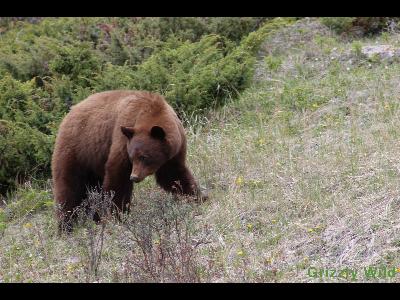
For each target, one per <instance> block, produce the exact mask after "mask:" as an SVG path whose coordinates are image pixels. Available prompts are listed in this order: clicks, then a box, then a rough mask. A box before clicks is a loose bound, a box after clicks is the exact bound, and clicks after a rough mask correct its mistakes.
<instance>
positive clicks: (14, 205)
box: [0, 184, 54, 223]
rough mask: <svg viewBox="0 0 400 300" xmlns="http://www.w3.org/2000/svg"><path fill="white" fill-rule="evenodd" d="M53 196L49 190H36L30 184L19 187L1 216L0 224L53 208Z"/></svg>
mask: <svg viewBox="0 0 400 300" xmlns="http://www.w3.org/2000/svg"><path fill="white" fill-rule="evenodd" d="M53 204H54V201H53V198H52V194H51V192H50V191H49V190H47V189H39V188H34V187H32V186H31V185H30V184H25V185H22V186H19V187H18V189H17V190H16V191H14V192H13V193H12V196H11V199H10V200H9V202H8V203H7V206H6V207H5V209H4V210H3V213H2V215H1V214H0V223H1V221H3V223H6V222H10V221H12V220H15V219H19V218H22V217H25V216H27V215H28V214H31V213H34V212H36V211H38V210H42V209H46V208H51V207H53Z"/></svg>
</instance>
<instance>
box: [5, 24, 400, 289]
mask: <svg viewBox="0 0 400 300" xmlns="http://www.w3.org/2000/svg"><path fill="white" fill-rule="evenodd" d="M375 41H378V42H382V43H383V42H384V43H386V44H393V45H395V46H398V45H399V44H400V35H399V34H396V33H392V34H389V35H388V34H385V35H383V36H382V37H380V36H378V37H375V38H371V39H364V40H359V41H358V42H359V43H360V45H367V44H374V43H375ZM354 45H355V44H354V43H352V42H347V41H342V40H341V39H340V37H338V36H336V35H335V34H334V33H332V32H331V31H329V30H328V29H327V28H326V27H324V26H322V25H321V24H320V23H319V22H318V21H317V20H314V19H311V20H309V19H305V20H303V21H300V22H298V23H296V24H295V25H293V26H291V27H288V28H285V29H282V30H280V31H279V32H277V33H276V34H275V35H274V36H272V37H270V38H269V39H268V40H266V41H265V43H264V44H263V46H262V47H261V49H260V52H259V59H258V67H257V71H256V74H255V78H254V83H253V85H252V86H251V87H250V88H248V89H247V90H246V91H244V92H243V93H242V94H241V96H240V98H239V99H238V101H236V102H234V103H233V102H232V103H229V104H228V105H226V106H225V107H223V108H221V109H219V110H217V111H213V112H210V113H209V114H208V115H207V116H205V117H204V118H202V119H201V118H200V119H197V122H196V124H194V123H193V124H192V125H189V126H187V132H188V144H189V150H188V163H189V165H190V167H191V169H192V170H193V172H194V174H195V175H196V177H197V178H198V180H199V182H200V184H201V185H202V186H203V187H204V188H206V189H207V190H208V193H209V195H210V201H208V202H206V203H203V204H200V205H196V204H192V203H187V202H186V201H185V199H179V200H178V201H177V200H176V199H174V197H171V196H169V195H166V194H165V193H163V192H161V191H159V189H158V188H157V187H156V185H155V183H154V180H153V179H152V178H149V179H147V180H146V181H145V182H144V183H141V184H139V185H137V186H135V202H136V206H135V207H136V208H135V209H134V211H133V212H132V214H131V215H130V216H129V217H128V220H127V222H128V223H129V222H135V220H136V223H134V224H136V227H129V226H128V227H127V226H124V225H121V224H118V223H113V222H112V223H110V224H107V226H106V228H105V231H104V236H103V238H104V247H103V250H102V251H103V252H102V258H101V263H100V265H99V269H98V273H97V274H96V275H94V274H93V273H91V271H90V270H89V268H88V265H89V261H90V245H89V244H90V243H89V242H90V240H91V239H93V236H95V238H98V237H99V236H100V230H101V227H100V226H97V227H94V229H93V228H92V227H90V226H81V227H80V228H78V230H77V231H76V232H74V234H73V235H71V236H66V237H59V236H57V235H56V224H55V220H54V217H53V212H52V210H51V209H48V208H47V209H46V207H44V208H43V206H42V204H44V205H45V204H46V203H48V202H47V201H48V199H51V194H49V193H51V191H50V190H48V188H46V187H45V188H44V191H45V193H44V192H43V191H39V190H37V189H35V190H34V189H30V188H25V189H22V191H20V192H17V193H16V194H15V196H13V197H11V198H12V199H14V200H13V201H12V202H10V203H9V204H7V205H6V206H5V207H3V208H2V210H1V211H0V224H4V226H5V228H4V229H3V233H2V235H1V240H0V253H1V254H0V281H3V282H29V281H33V282H49V281H50V282H59V281H69V282H82V281H100V282H125V281H128V282H132V281H135V282H137V281H158V282H165V281H203V282H204V281H209V282H242V281H246V282H275V281H277V282H318V281H327V282H337V281H346V280H343V279H329V278H322V279H319V278H311V277H309V276H308V275H307V270H308V268H309V267H316V268H336V269H341V268H345V267H348V268H354V269H357V270H359V273H360V276H359V277H358V281H377V282H378V281H382V282H384V281H385V282H388V281H392V282H399V278H400V277H399V276H400V275H396V277H394V278H388V279H374V280H367V279H366V278H365V277H364V276H361V275H362V274H361V273H362V269H363V267H368V266H379V265H381V264H383V265H386V266H387V267H388V268H389V267H400V256H399V254H398V253H399V250H400V249H399V246H400V243H399V239H398V236H399V233H400V232H399V231H400V221H399V218H398V216H399V212H400V202H399V199H400V197H399V196H400V194H399V190H400V189H399V188H400V186H399V185H400V184H399V182H400V181H399V175H400V169H399V166H400V159H399V155H398V151H399V149H400V143H399V137H400V129H399V128H400V127H399V124H400V118H399V105H398V101H399V96H398V95H399V94H400V93H399V92H400V86H399V82H400V75H399V74H400V64H399V63H397V62H393V63H391V64H388V63H385V62H374V63H371V62H369V61H367V60H366V59H365V58H363V57H362V56H360V55H359V53H357V51H355V50H354V49H355V48H356V49H358V48H359V46H354ZM33 194H35V195H37V197H36V196H35V197H34V196H31V195H33ZM31 198H32V199H36V200H32V201H33V202H34V203H39V204H38V206H34V207H41V208H40V209H35V210H33V211H32V210H31V209H30V208H26V206H25V205H21V206H18V207H21V210H19V209H18V211H19V212H20V215H23V217H20V216H19V217H15V218H12V219H8V218H7V219H5V217H4V211H6V210H7V209H9V207H13V205H14V204H13V203H19V202H21V203H25V202H29V203H30V201H31V200H28V199H31ZM45 206H46V205H45ZM161 221H162V222H161ZM130 224H133V223H130ZM0 226H1V225H0ZM132 226H133V225H132ZM90 233H92V235H90ZM93 233H96V234H97V235H94V234H93ZM91 236H92V238H91ZM178 237H179V238H178ZM199 241H201V242H200V243H199V245H197V246H196V247H195V245H196V244H197V243H198V242H199ZM140 245H142V246H143V245H147V246H146V247H148V248H146V247H145V251H141V249H142V248H141V247H140ZM163 247H164V248H163ZM190 249H191V250H190ZM161 250H162V251H165V252H164V253H171V255H172V257H175V258H176V261H174V260H173V259H172V258H168V256H165V258H163V259H164V260H160V259H159V258H158V259H157V257H159V256H157V255H158V253H159V252H157V251H161ZM185 253H186V254H187V255H188V257H189V258H188V257H186V258H185V255H186V254H185ZM145 257H147V258H148V259H149V261H150V262H151V263H150V264H149V265H150V266H151V268H150V269H149V268H146V266H144V265H143V261H144V258H145ZM189 265H190V268H188V269H185V266H189ZM151 270H152V271H151ZM193 270H195V271H193ZM193 272H194V273H193ZM193 274H195V275H196V276H195V275H193Z"/></svg>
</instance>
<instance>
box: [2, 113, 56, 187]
mask: <svg viewBox="0 0 400 300" xmlns="http://www.w3.org/2000/svg"><path fill="white" fill-rule="evenodd" d="M0 137H1V138H0V192H1V193H5V192H6V191H7V190H9V189H10V188H14V187H15V186H16V185H17V183H18V182H23V181H24V180H26V179H27V178H28V177H33V176H35V175H38V176H49V175H50V159H51V153H52V149H53V144H54V136H53V135H47V134H44V133H42V132H40V131H39V130H37V129H35V128H32V127H30V126H28V125H26V124H24V123H20V122H12V121H6V120H0Z"/></svg>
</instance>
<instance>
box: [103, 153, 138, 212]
mask: <svg viewBox="0 0 400 300" xmlns="http://www.w3.org/2000/svg"><path fill="white" fill-rule="evenodd" d="M130 169H131V168H130V166H129V162H127V161H126V160H124V159H121V156H120V155H115V156H110V157H109V159H108V160H107V163H106V167H105V174H104V180H103V191H104V192H114V197H113V202H114V204H115V208H116V209H117V211H118V214H117V215H118V216H119V213H124V212H128V213H129V204H130V202H131V197H132V182H131V181H130V180H129V174H130Z"/></svg>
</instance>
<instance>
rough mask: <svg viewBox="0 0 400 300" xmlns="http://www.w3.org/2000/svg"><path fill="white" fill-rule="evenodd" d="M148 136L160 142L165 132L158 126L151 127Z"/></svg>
mask: <svg viewBox="0 0 400 300" xmlns="http://www.w3.org/2000/svg"><path fill="white" fill-rule="evenodd" d="M150 135H151V136H152V137H153V138H155V139H158V140H161V141H162V140H164V139H165V131H164V129H162V128H161V127H160V126H153V127H152V128H151V131H150Z"/></svg>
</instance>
